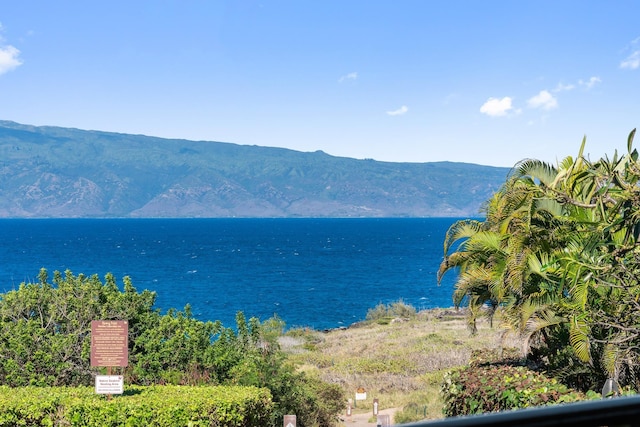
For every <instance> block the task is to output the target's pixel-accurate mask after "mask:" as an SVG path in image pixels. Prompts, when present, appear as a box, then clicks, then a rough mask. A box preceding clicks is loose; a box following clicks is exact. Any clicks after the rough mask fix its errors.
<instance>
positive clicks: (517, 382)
mask: <svg viewBox="0 0 640 427" xmlns="http://www.w3.org/2000/svg"><path fill="white" fill-rule="evenodd" d="M441 391H442V398H443V400H444V408H443V413H444V415H445V416H448V417H449V416H458V415H470V414H481V413H484V412H497V411H504V410H508V409H517V408H526V407H529V406H539V405H549V404H554V403H563V402H574V401H578V400H585V399H587V398H599V397H600V395H599V394H597V393H593V392H590V393H587V394H586V395H585V394H584V393H581V392H577V391H575V390H571V389H569V388H568V387H567V386H565V385H563V384H560V383H559V382H558V381H557V380H556V379H553V378H548V377H546V376H544V375H542V374H539V373H537V372H533V371H531V370H529V369H527V368H526V367H523V366H508V365H502V366H495V365H493V366H492V365H488V366H477V365H476V366H470V367H467V368H464V369H461V370H458V371H453V372H450V373H448V374H447V375H445V379H444V382H443V385H442V389H441Z"/></svg>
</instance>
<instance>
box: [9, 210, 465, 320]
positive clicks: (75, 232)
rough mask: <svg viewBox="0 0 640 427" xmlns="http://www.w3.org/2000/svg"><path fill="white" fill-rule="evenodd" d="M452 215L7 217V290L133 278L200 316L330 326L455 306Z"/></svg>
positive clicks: (164, 302)
mask: <svg viewBox="0 0 640 427" xmlns="http://www.w3.org/2000/svg"><path fill="white" fill-rule="evenodd" d="M454 221H455V219H451V218H424V219H417V218H406V219H405V218H403V219H399V218H397V219H396V218H393V219H392V218H385V219H308V218H305V219H302V218H301V219H3V220H0V236H2V239H1V240H0V259H1V260H2V262H1V263H0V292H6V291H9V290H12V289H17V287H18V286H19V284H20V283H21V282H30V281H37V276H38V272H39V270H40V268H42V267H44V268H46V269H47V270H49V273H50V276H51V275H52V274H53V272H54V271H55V270H58V271H61V272H63V271H65V270H67V269H69V270H71V271H72V272H73V273H74V274H79V273H84V274H86V275H92V274H98V275H99V276H100V277H104V275H105V274H106V273H108V272H111V273H113V274H114V275H115V277H116V278H117V280H118V283H119V285H122V277H124V276H130V277H131V280H132V282H133V285H134V286H135V287H136V288H137V289H138V291H141V290H143V289H149V290H152V291H155V292H157V295H158V297H157V300H156V307H157V308H159V309H161V310H162V311H165V310H167V309H169V308H176V309H179V310H182V309H183V308H184V306H185V305H186V304H190V305H191V307H192V311H193V313H194V316H195V317H196V318H198V319H200V320H221V321H222V322H223V324H224V325H225V326H234V325H235V321H234V318H235V314H236V312H238V311H243V312H244V313H245V315H246V316H247V318H248V317H251V316H256V317H259V318H260V319H261V320H265V319H267V318H269V317H271V316H273V315H274V314H277V315H278V316H279V317H280V318H282V319H283V320H284V321H285V322H286V325H287V327H289V328H291V327H302V326H307V327H312V328H315V329H329V328H336V327H340V326H348V325H350V324H352V323H354V322H357V321H360V320H363V319H364V318H365V317H366V314H367V311H368V310H369V309H370V308H373V307H374V306H376V305H377V304H379V303H385V304H386V303H390V302H394V301H398V300H400V299H402V300H403V301H405V302H406V303H408V304H411V305H413V306H415V307H416V308H418V309H424V308H434V307H450V306H451V305H452V301H451V298H452V292H453V291H452V288H453V281H454V280H455V275H454V274H453V273H449V275H447V276H445V281H444V282H443V283H442V284H441V286H438V285H437V281H436V272H437V270H438V266H439V264H440V261H441V259H442V244H443V239H444V235H445V233H446V231H447V229H448V228H449V226H450V225H451V224H452V223H453V222H454Z"/></svg>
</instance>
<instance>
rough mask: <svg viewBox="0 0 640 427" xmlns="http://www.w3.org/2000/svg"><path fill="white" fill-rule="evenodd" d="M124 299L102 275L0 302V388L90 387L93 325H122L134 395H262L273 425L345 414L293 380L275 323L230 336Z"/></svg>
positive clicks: (42, 284) (31, 288)
mask: <svg viewBox="0 0 640 427" xmlns="http://www.w3.org/2000/svg"><path fill="white" fill-rule="evenodd" d="M123 281H124V284H123V288H124V289H123V291H121V290H120V289H119V287H118V285H117V284H116V281H115V278H114V277H113V275H111V274H107V275H106V277H105V281H104V283H102V282H101V280H100V278H99V277H98V276H97V275H93V276H85V275H82V274H80V275H77V276H76V275H74V274H72V273H71V272H69V271H67V272H66V273H65V274H64V275H62V274H61V273H59V272H55V273H54V275H53V278H52V280H51V281H50V280H49V277H48V274H47V271H46V270H42V271H41V272H40V274H39V280H38V282H37V283H26V284H25V283H23V284H21V285H20V287H19V289H17V290H13V291H10V292H7V293H5V294H3V295H1V296H0V384H3V385H7V386H11V387H17V386H88V385H91V384H92V383H93V380H92V378H93V376H94V375H95V374H96V369H95V368H92V367H91V366H90V357H89V356H90V344H91V337H90V332H91V321H92V320H98V319H101V320H110V319H126V320H128V323H129V340H128V342H129V364H128V366H127V367H126V368H124V369H121V371H118V372H117V373H118V374H122V375H124V378H125V384H132V385H142V386H149V385H158V384H160V385H162V384H174V385H239V386H254V387H260V388H266V389H268V390H269V391H270V394H271V396H272V399H273V409H272V411H271V414H270V415H271V419H270V423H271V425H278V423H279V422H282V416H283V415H284V414H287V413H295V414H296V415H297V416H298V420H299V425H301V426H329V425H332V423H333V421H334V420H335V418H336V414H337V412H338V411H339V410H340V409H341V408H342V407H343V406H344V401H345V398H344V396H343V392H342V391H341V390H340V389H339V388H338V387H337V386H335V385H330V384H327V383H324V382H322V381H320V380H319V379H317V378H314V377H312V376H309V375H305V374H304V373H300V372H296V370H295V367H294V366H293V365H291V364H290V363H288V362H287V360H286V357H285V355H284V353H283V352H282V351H281V350H280V348H279V345H278V342H277V337H278V336H279V335H280V334H281V333H282V329H283V327H284V325H283V323H282V321H281V320H279V319H278V318H272V319H269V320H267V321H265V322H263V323H261V322H260V321H259V320H258V319H255V318H252V319H249V320H246V319H245V317H244V315H243V314H242V313H238V315H237V317H236V328H235V330H234V329H232V328H229V327H224V326H223V325H222V324H221V323H220V322H202V321H198V320H196V319H194V318H193V317H192V315H191V313H190V309H189V307H188V306H187V307H186V308H185V310H184V311H183V312H179V311H176V310H170V311H169V312H168V313H166V314H161V313H160V312H159V311H158V310H155V309H153V305H154V301H155V293H153V292H150V291H146V290H145V291H143V292H140V293H138V292H137V291H136V289H135V288H134V287H133V285H132V283H131V281H130V279H129V278H127V277H125V278H124V280H123Z"/></svg>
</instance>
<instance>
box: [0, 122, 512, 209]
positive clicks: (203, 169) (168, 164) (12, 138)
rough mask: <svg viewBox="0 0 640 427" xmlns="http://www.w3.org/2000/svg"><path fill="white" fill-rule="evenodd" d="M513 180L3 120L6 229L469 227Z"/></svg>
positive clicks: (1, 189)
mask: <svg viewBox="0 0 640 427" xmlns="http://www.w3.org/2000/svg"><path fill="white" fill-rule="evenodd" d="M452 155H455V154H452ZM508 173H509V168H499V167H491V166H482V165H476V164H469V163H457V162H431V163H396V162H381V161H375V160H370V159H369V160H358V159H351V158H345V157H335V156H331V155H329V154H327V153H324V152H322V151H316V152H299V151H294V150H289V149H284V148H272V147H261V146H248V145H238V144H232V143H226V142H213V141H189V140H182V139H165V138H157V137H151V136H144V135H131V134H121V133H114V132H102V131H92V130H80V129H73V128H63V127H53V126H31V125H25V124H19V123H15V122H11V121H2V120H0V217H3V218H67V217H69V218H79V217H125V218H131V217H469V216H478V214H479V211H480V207H481V205H482V203H483V202H485V201H486V200H487V199H489V197H490V196H491V195H492V194H493V193H494V192H495V191H496V190H497V189H498V188H499V187H500V186H501V185H502V184H503V183H504V181H505V179H506V176H507V174H508Z"/></svg>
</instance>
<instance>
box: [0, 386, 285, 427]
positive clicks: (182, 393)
mask: <svg viewBox="0 0 640 427" xmlns="http://www.w3.org/2000/svg"><path fill="white" fill-rule="evenodd" d="M272 409H273V402H272V401H271V395H270V393H269V391H268V390H266V389H258V388H254V387H226V386H225V387H222V386H218V387H178V386H152V387H137V386H130V387H127V388H126V389H125V393H124V394H123V395H121V396H114V397H113V398H112V399H111V400H107V399H106V398H105V396H102V395H96V394H95V392H94V390H93V388H90V387H72V388H70V387H54V388H49V387H23V388H19V389H13V388H9V387H6V386H0V426H15V425H27V426H41V425H44V426H46V425H50V426H53V425H73V426H78V427H84V426H87V427H89V426H95V427H98V426H99V427H109V426H114V427H115V426H121V425H125V424H126V425H127V426H131V427H137V426H140V427H146V426H157V427H161V426H167V427H173V426H176V425H183V426H186V425H190V426H211V425H216V426H221V427H222V426H225V427H227V426H228V427H236V426H237V427H240V426H242V427H262V426H264V425H268V420H269V416H270V412H271V410H272Z"/></svg>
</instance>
